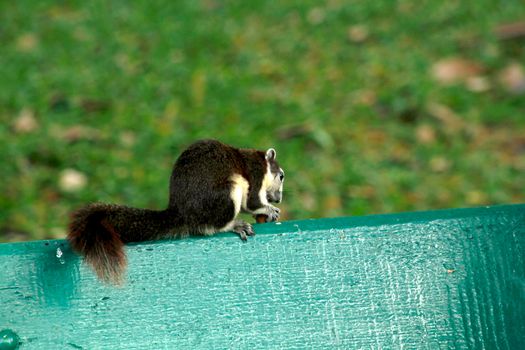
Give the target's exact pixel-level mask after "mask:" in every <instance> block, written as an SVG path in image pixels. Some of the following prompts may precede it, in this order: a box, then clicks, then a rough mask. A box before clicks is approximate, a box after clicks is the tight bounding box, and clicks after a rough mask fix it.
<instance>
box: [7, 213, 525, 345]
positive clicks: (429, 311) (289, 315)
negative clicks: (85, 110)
mask: <svg viewBox="0 0 525 350" xmlns="http://www.w3.org/2000/svg"><path fill="white" fill-rule="evenodd" d="M256 231H257V236H255V237H254V238H253V239H249V240H248V242H247V243H243V242H241V240H239V238H238V237H237V236H234V235H233V234H220V235H218V236H214V237H211V238H190V239H183V240H176V241H162V242H151V243H150V242H148V243H143V244H135V245H130V246H128V247H127V253H128V257H129V270H128V278H127V283H126V285H125V286H124V287H121V288H115V287H111V286H107V285H104V284H101V283H100V282H98V281H97V279H96V278H95V276H94V274H93V273H92V272H91V270H90V269H89V268H88V267H86V266H85V265H84V264H83V263H82V262H81V259H80V258H79V257H77V256H76V255H75V254H74V253H72V252H71V250H70V249H69V247H68V245H67V243H66V242H65V241H60V240H59V241H36V242H27V243H14V244H0V267H1V271H0V331H1V330H4V331H3V333H0V343H1V344H0V349H8V348H14V346H15V345H14V344H16V343H17V342H18V341H19V342H20V345H19V348H20V349H199V348H201V349H238V348H239V349H259V348H262V349H336V348H339V349H360V348H363V349H381V348H382V349H395V348H397V349H400V348H405V349H482V348H486V349H525V205H511V206H498V207H488V208H475V209H457V210H444V211H434V212H421V213H405V214H396V215H379V216H366V217H348V218H337V219H322V220H304V221H291V222H283V223H280V224H279V223H277V224H262V225H257V226H256ZM2 337H3V338H2ZM9 341H11V344H10V343H9Z"/></svg>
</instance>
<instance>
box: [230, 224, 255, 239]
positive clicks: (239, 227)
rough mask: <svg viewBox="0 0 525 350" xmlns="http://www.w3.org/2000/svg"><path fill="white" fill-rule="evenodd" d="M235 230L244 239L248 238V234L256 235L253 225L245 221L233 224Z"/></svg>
mask: <svg viewBox="0 0 525 350" xmlns="http://www.w3.org/2000/svg"><path fill="white" fill-rule="evenodd" d="M233 232H235V233H237V234H238V235H239V237H240V238H241V239H242V240H243V241H245V242H246V241H247V240H248V236H255V231H254V230H253V227H252V225H250V224H249V223H247V222H245V221H237V222H236V223H235V226H233Z"/></svg>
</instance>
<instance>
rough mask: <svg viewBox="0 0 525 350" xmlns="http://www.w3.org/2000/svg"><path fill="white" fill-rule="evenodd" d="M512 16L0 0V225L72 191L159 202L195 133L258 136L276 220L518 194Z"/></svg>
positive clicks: (55, 220) (75, 202)
mask: <svg viewBox="0 0 525 350" xmlns="http://www.w3.org/2000/svg"><path fill="white" fill-rule="evenodd" d="M524 18H525V5H524V4H523V2H521V1H494V0H478V1H420V0H417V1H416V0H409V1H400V2H395V1H389V0H382V1H338V0H331V1H325V2H321V1H308V0H301V1H288V0H287V1H279V2H275V1H256V0H254V1H219V0H206V1H189V0H188V1H133V2H128V1H116V0H115V1H97V0H94V1H38V2H35V1H29V0H18V1H14V2H7V1H4V2H1V3H0V42H1V46H0V77H1V78H0V121H1V125H0V154H1V156H2V157H1V160H0V172H1V174H2V181H0V241H13V240H24V239H41V238H48V237H63V236H64V235H65V227H66V224H67V217H68V213H69V212H70V211H71V210H72V209H74V208H77V207H79V206H81V205H83V204H85V203H87V202H92V201H103V202H116V203H123V204H127V205H132V206H137V207H148V208H163V207H164V206H165V204H166V203H167V193H168V192H167V191H168V179H169V174H170V171H171V166H172V163H173V162H174V160H175V159H176V157H177V155H178V154H179V153H180V151H181V150H182V149H183V148H184V147H185V146H187V145H188V144H190V143H191V142H192V141H194V140H196V139H200V138H217V139H220V140H222V141H224V142H226V143H230V144H232V145H235V146H239V147H253V148H260V149H266V148H268V147H275V148H276V149H277V153H278V159H279V160H280V162H281V164H282V166H283V168H284V169H285V171H286V175H287V180H286V184H285V185H286V189H287V193H286V194H285V197H284V201H283V203H282V206H281V207H282V209H283V218H282V219H284V220H286V219H301V218H311V217H329V216H339V215H362V214H371V213H386V212H397V211H408V210H427V209H435V208H448V207H466V206H477V205H485V204H501V203H516V202H525V186H524V184H523V179H524V172H525V95H524V94H523V90H520V89H519V88H518V89H509V87H508V83H505V80H504V79H503V80H502V78H501V76H502V74H504V72H505V69H506V68H507V67H508V66H509V65H512V64H514V65H515V66H517V67H518V68H519V67H521V68H523V67H524V65H523V62H525V41H524V39H523V37H518V38H516V39H512V40H501V39H500V38H498V36H497V35H496V34H495V28H497V26H498V25H501V24H504V23H509V22H513V21H517V20H523V19H524ZM449 58H454V59H460V60H463V61H462V62H464V64H463V67H460V68H462V69H460V71H459V72H456V73H455V74H456V78H457V76H459V78H458V79H456V80H457V81H456V82H455V83H453V84H443V81H441V80H440V79H439V76H438V77H436V74H435V73H433V72H435V71H436V65H437V64H439V63H440V62H441V63H443V62H444V63H443V64H445V66H446V65H447V62H448V61H447V59H449ZM465 62H466V63H465ZM449 66H450V62H449ZM449 68H450V67H449ZM465 70H466V73H465V72H463V71H465ZM518 73H519V72H518ZM464 74H467V75H468V79H470V80H468V79H466V78H465V77H464V76H463V75H464ZM514 75H516V74H514ZM517 75H518V78H519V74H517ZM463 78H465V79H463ZM71 170H73V171H74V175H75V176H76V177H74V178H76V179H77V180H78V179H80V180H78V181H77V182H76V186H71V185H68V183H69V182H68V178H70V177H71Z"/></svg>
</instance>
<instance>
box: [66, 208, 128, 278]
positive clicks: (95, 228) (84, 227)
mask: <svg viewBox="0 0 525 350" xmlns="http://www.w3.org/2000/svg"><path fill="white" fill-rule="evenodd" d="M112 210H115V208H114V206H110V205H105V204H91V205H88V206H86V207H83V208H80V209H79V210H77V211H75V212H73V213H72V214H71V220H70V223H69V232H68V236H67V239H68V240H69V243H70V245H71V247H72V248H73V249H74V250H76V251H77V252H78V253H80V254H82V255H83V256H84V258H85V260H86V262H87V263H88V264H89V265H91V266H92V267H93V270H94V271H95V272H96V274H97V276H98V277H99V278H100V279H101V280H102V281H104V282H110V283H114V284H117V285H119V284H122V282H123V275H124V270H125V269H126V265H127V259H126V254H125V252H124V242H123V241H122V239H121V237H120V234H119V232H117V231H116V228H115V226H114V224H113V223H112V222H111V221H110V216H111V213H112Z"/></svg>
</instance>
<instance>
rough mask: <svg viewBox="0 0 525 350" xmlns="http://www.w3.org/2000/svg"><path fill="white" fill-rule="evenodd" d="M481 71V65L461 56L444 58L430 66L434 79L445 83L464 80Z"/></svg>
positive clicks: (477, 74)
mask: <svg viewBox="0 0 525 350" xmlns="http://www.w3.org/2000/svg"><path fill="white" fill-rule="evenodd" d="M481 72H483V67H482V66H481V65H480V64H479V63H477V62H474V61H471V60H467V59H465V58H461V57H451V58H445V59H442V60H439V61H438V62H436V63H435V64H434V65H433V66H432V75H433V77H434V79H436V80H437V81H438V82H440V83H441V84H445V85H448V84H454V83H458V82H465V81H466V80H467V79H468V78H472V77H475V76H479V75H480V73H481Z"/></svg>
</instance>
